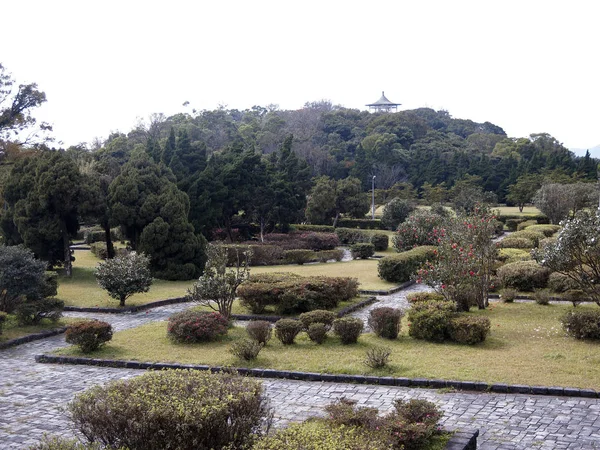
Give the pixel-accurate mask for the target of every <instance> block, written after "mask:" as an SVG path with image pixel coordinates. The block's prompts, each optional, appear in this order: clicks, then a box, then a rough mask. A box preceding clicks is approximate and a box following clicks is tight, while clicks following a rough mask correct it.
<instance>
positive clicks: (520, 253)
mask: <svg viewBox="0 0 600 450" xmlns="http://www.w3.org/2000/svg"><path fill="white" fill-rule="evenodd" d="M532 259H533V258H532V257H531V252H530V251H529V250H523V249H520V248H501V249H500V250H499V252H498V260H499V261H501V262H503V263H506V264H510V263H514V262H517V261H531V260H532Z"/></svg>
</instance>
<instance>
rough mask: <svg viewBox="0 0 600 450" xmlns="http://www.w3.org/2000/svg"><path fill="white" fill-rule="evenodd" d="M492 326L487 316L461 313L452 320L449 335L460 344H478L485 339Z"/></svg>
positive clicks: (449, 325)
mask: <svg viewBox="0 0 600 450" xmlns="http://www.w3.org/2000/svg"><path fill="white" fill-rule="evenodd" d="M490 327H491V324H490V319H488V318H487V317H481V316H468V315H461V316H458V317H454V318H452V319H451V320H450V322H449V324H448V337H449V338H450V340H451V341H454V342H457V343H459V344H468V345H472V344H477V343H479V342H483V341H485V338H486V337H487V335H488V333H489V332H490Z"/></svg>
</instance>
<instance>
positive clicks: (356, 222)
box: [337, 218, 383, 230]
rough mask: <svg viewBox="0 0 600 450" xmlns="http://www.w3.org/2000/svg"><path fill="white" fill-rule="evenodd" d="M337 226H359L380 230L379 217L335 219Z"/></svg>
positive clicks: (364, 228)
mask: <svg viewBox="0 0 600 450" xmlns="http://www.w3.org/2000/svg"><path fill="white" fill-rule="evenodd" d="M337 226H338V227H342V228H360V229H363V230H382V229H383V226H382V225H381V219H346V218H342V219H339V220H338V221H337Z"/></svg>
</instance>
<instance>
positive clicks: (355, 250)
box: [350, 242, 375, 259]
mask: <svg viewBox="0 0 600 450" xmlns="http://www.w3.org/2000/svg"><path fill="white" fill-rule="evenodd" d="M350 253H351V254H352V258H353V259H368V258H370V257H371V256H373V255H374V254H375V246H374V245H373V244H370V243H366V242H363V243H358V244H352V245H351V246H350Z"/></svg>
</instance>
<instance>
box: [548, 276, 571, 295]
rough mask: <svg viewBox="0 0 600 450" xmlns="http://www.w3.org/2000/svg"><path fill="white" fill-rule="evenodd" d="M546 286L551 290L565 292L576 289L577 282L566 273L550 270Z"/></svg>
mask: <svg viewBox="0 0 600 450" xmlns="http://www.w3.org/2000/svg"><path fill="white" fill-rule="evenodd" d="M548 288H549V289H550V290H551V291H552V292H558V293H560V292H566V291H568V290H570V289H577V288H578V286H577V283H575V280H573V279H571V278H570V277H569V276H568V275H566V274H564V273H560V272H552V273H551V274H550V276H549V277H548Z"/></svg>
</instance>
